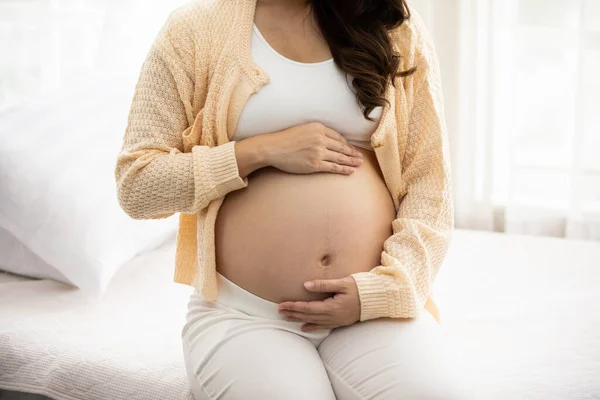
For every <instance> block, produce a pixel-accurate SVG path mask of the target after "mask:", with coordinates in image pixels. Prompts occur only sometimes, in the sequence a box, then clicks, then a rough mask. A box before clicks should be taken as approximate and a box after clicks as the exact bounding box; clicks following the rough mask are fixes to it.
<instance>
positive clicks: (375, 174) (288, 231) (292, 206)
mask: <svg viewBox="0 0 600 400" xmlns="http://www.w3.org/2000/svg"><path fill="white" fill-rule="evenodd" d="M358 151H360V152H361V153H362V154H363V156H364V157H363V163H362V164H361V165H360V166H359V167H358V168H357V169H356V171H355V172H354V173H353V174H350V175H341V174H333V173H328V172H321V173H313V174H290V173H287V172H283V171H281V170H279V169H276V168H273V167H266V168H261V169H258V170H256V171H254V172H253V173H252V174H250V175H249V176H248V186H247V187H246V188H244V189H240V190H236V191H233V192H230V193H228V194H227V195H226V196H225V200H224V201H223V204H222V205H221V208H220V209H219V213H218V215H217V220H216V223H215V246H216V249H215V251H216V266H217V271H219V273H221V274H222V275H224V276H225V277H226V278H227V279H229V280H231V281H232V282H234V283H235V284H237V285H238V286H241V287H242V288H244V289H245V290H247V291H249V292H251V293H253V294H255V295H257V296H260V297H262V298H264V299H267V300H269V301H272V302H276V303H279V302H282V301H288V300H292V301H310V300H322V299H325V298H326V297H329V296H331V294H328V293H314V292H310V291H308V290H306V289H305V288H304V286H303V284H304V282H306V281H308V280H311V279H335V278H342V277H346V276H348V275H350V274H352V273H354V272H361V271H369V270H370V269H372V268H374V267H376V266H377V265H379V263H380V258H381V252H382V250H383V242H384V241H385V240H386V239H387V238H388V237H389V236H390V235H391V234H392V220H393V219H394V218H395V209H394V203H393V201H392V198H391V196H390V193H389V191H388V189H387V187H386V185H385V182H384V180H383V176H382V174H381V171H380V169H379V165H378V163H377V159H376V157H375V154H374V153H373V152H371V151H368V150H365V149H361V148H358Z"/></svg>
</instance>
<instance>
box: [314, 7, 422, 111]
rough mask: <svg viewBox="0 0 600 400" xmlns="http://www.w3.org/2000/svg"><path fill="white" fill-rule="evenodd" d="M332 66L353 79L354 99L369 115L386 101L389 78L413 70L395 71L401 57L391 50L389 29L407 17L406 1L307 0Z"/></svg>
mask: <svg viewBox="0 0 600 400" xmlns="http://www.w3.org/2000/svg"><path fill="white" fill-rule="evenodd" d="M306 3H307V4H309V5H310V6H311V12H312V13H314V16H315V20H316V21H317V23H318V25H319V28H320V30H321V34H322V35H323V36H324V38H325V40H326V41H327V44H328V45H329V48H330V50H331V53H332V56H333V59H334V61H335V63H336V64H337V65H338V66H339V67H340V68H341V69H342V70H343V71H344V72H345V73H346V74H349V75H351V76H353V77H354V80H353V84H352V85H353V87H354V88H355V90H356V99H357V101H358V102H359V103H360V104H362V105H363V106H364V107H365V109H364V111H363V115H364V117H365V118H366V119H368V120H369V121H372V119H371V118H370V117H368V115H369V113H370V112H371V111H372V110H373V109H374V108H375V107H377V106H383V105H384V104H385V103H386V102H388V101H387V99H386V98H385V89H386V87H387V82H388V79H392V84H393V85H394V87H395V84H394V79H393V78H392V77H395V76H402V77H403V76H408V75H410V74H412V73H413V72H415V70H416V67H412V68H411V69H409V70H407V71H400V72H398V66H399V64H400V57H402V55H400V54H397V52H394V51H393V48H392V43H391V40H390V35H389V33H388V31H389V30H392V29H394V28H396V27H398V26H400V25H401V24H402V23H403V22H404V21H405V20H407V19H409V18H410V10H409V9H408V5H407V4H406V1H405V0H306Z"/></svg>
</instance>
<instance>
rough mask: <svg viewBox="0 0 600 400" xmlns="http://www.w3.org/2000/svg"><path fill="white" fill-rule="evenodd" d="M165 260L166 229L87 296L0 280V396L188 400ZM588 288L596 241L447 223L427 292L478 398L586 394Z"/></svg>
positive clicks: (599, 325)
mask: <svg viewBox="0 0 600 400" xmlns="http://www.w3.org/2000/svg"><path fill="white" fill-rule="evenodd" d="M174 254H175V237H173V238H172V240H169V241H167V242H166V243H165V244H163V245H162V246H161V247H159V248H157V249H155V250H153V251H148V252H145V253H143V254H140V255H138V256H136V257H135V258H133V259H131V260H130V261H129V262H128V263H126V264H125V265H124V266H123V267H122V268H121V269H120V270H119V272H118V273H117V275H116V276H115V278H114V279H113V281H112V282H111V284H110V286H109V287H108V289H107V292H106V294H105V295H104V297H103V298H102V299H100V300H90V299H88V298H86V297H85V296H83V295H82V294H81V293H80V292H79V291H78V290H76V289H72V288H69V287H68V286H66V285H64V284H61V283H58V282H54V281H51V280H34V279H24V278H20V277H16V276H11V275H4V276H3V275H1V274H0V282H1V283H0V399H4V398H9V397H8V395H6V397H2V394H1V392H2V390H1V389H4V390H11V391H20V392H28V393H35V394H40V395H45V396H48V397H50V398H52V399H58V400H62V399H67V400H75V399H85V400H95V399H98V400H100V399H112V400H121V399H127V400H132V399H140V400H141V399H175V400H177V399H192V395H191V392H190V390H189V386H188V383H187V378H186V374H185V369H184V365H183V356H182V353H181V348H180V336H179V335H180V329H181V325H182V324H183V322H184V318H185V311H186V301H187V297H188V295H189V294H190V292H191V290H192V289H191V288H190V287H187V286H184V285H179V284H175V283H173V282H172V280H171V278H172V273H173V265H172V262H173V257H174ZM128 283H131V285H130V286H128ZM599 288H600V243H598V242H592V241H575V240H564V239H559V238H550V237H534V236H525V235H505V234H501V233H496V232H484V231H474V230H465V229H456V231H455V235H454V238H453V240H452V244H451V246H450V249H449V253H448V256H447V257H446V259H445V262H444V265H443V266H442V269H441V271H440V274H439V276H438V279H437V280H436V283H435V297H436V299H437V300H438V304H439V305H440V310H441V312H442V329H443V330H444V331H445V333H446V334H447V335H448V339H449V341H451V343H452V344H453V345H454V346H456V350H458V351H459V352H460V354H461V355H462V356H463V361H464V373H465V374H466V375H467V377H468V379H469V381H470V382H471V383H472V384H473V390H474V391H475V392H476V393H478V398H481V399H490V400H491V399H502V400H507V399H509V400H521V399H529V400H534V399H535V400H538V399H539V400H542V399H543V400H568V399H581V400H583V399H586V400H589V399H600V312H599V311H600V292H599V290H598V289H599ZM5 393H7V392H5ZM17 398H18V397H17Z"/></svg>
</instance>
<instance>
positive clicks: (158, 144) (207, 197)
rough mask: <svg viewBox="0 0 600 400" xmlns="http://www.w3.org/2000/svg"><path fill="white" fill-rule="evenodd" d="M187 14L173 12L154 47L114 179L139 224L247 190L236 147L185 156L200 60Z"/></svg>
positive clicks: (136, 92)
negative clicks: (238, 190) (239, 168)
mask: <svg viewBox="0 0 600 400" xmlns="http://www.w3.org/2000/svg"><path fill="white" fill-rule="evenodd" d="M196 50H197V46H195V43H194V39H193V37H192V34H191V30H190V29H189V27H187V24H186V22H185V15H184V13H181V12H179V11H178V10H175V11H173V12H171V14H170V15H169V17H168V18H167V20H166V22H165V24H164V25H163V26H162V28H161V30H160V31H159V33H158V35H157V37H156V38H155V40H154V42H153V43H152V45H151V47H150V50H149V52H148V54H147V55H146V58H145V61H144V63H143V65H142V67H141V71H140V74H139V78H138V81H137V84H136V86H135V90H134V94H133V99H132V102H131V107H130V110H129V116H128V120H127V127H126V129H125V133H124V137H123V142H122V147H121V150H120V152H119V154H118V156H117V162H116V167H115V169H114V175H115V179H116V184H117V196H118V200H119V204H120V206H121V208H122V209H123V210H124V211H125V212H126V213H127V214H128V215H129V216H130V217H131V218H133V219H160V218H167V217H169V216H171V215H173V214H174V213H177V212H180V213H188V214H194V213H197V212H199V211H200V210H202V209H204V208H205V207H206V206H207V205H208V204H209V203H210V202H211V201H212V200H214V199H217V198H219V197H222V196H225V195H226V194H227V193H229V192H231V191H233V190H237V189H241V188H244V187H246V186H247V185H248V179H247V178H244V179H242V178H241V177H240V175H239V170H238V165H237V159H236V156H235V147H234V146H235V141H230V142H228V143H226V144H222V145H218V146H212V147H209V146H206V145H196V146H194V147H193V148H192V150H191V151H189V152H184V146H183V135H185V134H186V133H187V131H188V130H189V129H191V125H192V124H193V123H194V117H195V116H194V115H192V111H191V110H192V101H193V98H194V87H195V82H194V79H195V77H196V76H197V75H199V76H203V75H202V74H196V71H195V68H196V57H197V56H198V54H197V52H196Z"/></svg>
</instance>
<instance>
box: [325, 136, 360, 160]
mask: <svg viewBox="0 0 600 400" xmlns="http://www.w3.org/2000/svg"><path fill="white" fill-rule="evenodd" d="M325 147H326V148H327V149H328V150H332V151H336V152H338V153H343V154H345V155H347V156H351V157H357V158H362V153H361V152H360V151H358V150H356V149H355V148H354V146H352V145H351V144H350V143H348V142H345V143H344V142H340V141H339V140H336V139H335V138H332V137H329V136H328V137H327V139H326V140H325Z"/></svg>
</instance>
